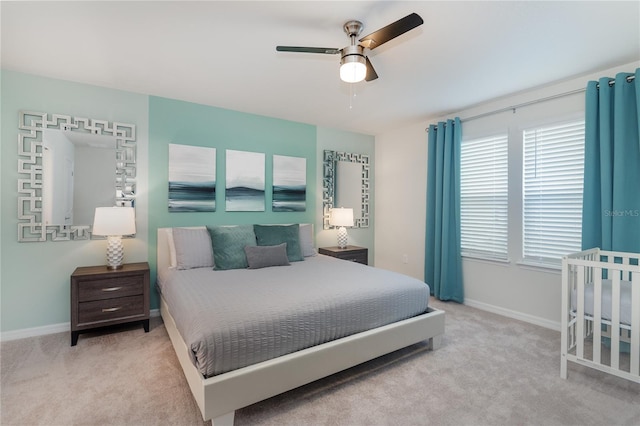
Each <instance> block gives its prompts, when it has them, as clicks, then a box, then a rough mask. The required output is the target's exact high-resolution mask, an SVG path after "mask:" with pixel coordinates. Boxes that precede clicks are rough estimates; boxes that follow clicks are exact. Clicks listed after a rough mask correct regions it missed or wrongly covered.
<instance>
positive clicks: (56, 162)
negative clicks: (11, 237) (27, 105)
mask: <svg viewBox="0 0 640 426" xmlns="http://www.w3.org/2000/svg"><path fill="white" fill-rule="evenodd" d="M18 128H19V130H20V132H19V133H18V143H19V148H18V175H19V179H18V241H21V242H31V241H47V240H50V241H67V240H72V239H73V240H75V239H88V238H89V237H90V228H91V223H92V222H93V214H94V211H95V208H96V207H104V206H114V205H118V206H131V207H133V206H134V202H135V192H136V187H135V177H136V166H135V126H134V125H132V124H124V123H110V122H108V121H104V120H95V119H87V118H78V117H71V116H67V115H60V114H52V115H48V114H47V113H40V112H20V119H19V126H18Z"/></svg>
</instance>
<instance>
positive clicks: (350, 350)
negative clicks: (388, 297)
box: [157, 228, 444, 425]
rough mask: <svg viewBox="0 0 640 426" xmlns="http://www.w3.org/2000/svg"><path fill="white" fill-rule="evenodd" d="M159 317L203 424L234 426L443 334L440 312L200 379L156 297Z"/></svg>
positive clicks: (162, 235)
mask: <svg viewBox="0 0 640 426" xmlns="http://www.w3.org/2000/svg"><path fill="white" fill-rule="evenodd" d="M167 229H168V228H159V229H158V246H157V247H158V248H157V254H158V259H157V262H158V271H160V270H161V268H168V267H169V265H170V263H169V262H170V255H169V243H168V241H167ZM160 303H161V304H160V313H161V315H162V319H163V321H164V324H165V327H166V329H167V332H168V333H169V337H170V338H171V342H172V344H173V347H174V349H175V351H176V354H177V356H178V360H179V361H180V365H181V366H182V369H183V371H184V375H185V377H186V379H187V382H188V383H189V387H190V388H191V392H192V393H193V396H194V398H195V400H196V403H197V404H198V407H199V408H200V412H201V414H202V418H203V419H204V420H209V419H211V420H212V424H213V425H233V418H234V412H235V410H237V409H239V408H242V407H246V406H248V405H251V404H254V403H256V402H259V401H262V400H264V399H267V398H270V397H272V396H275V395H278V394H280V393H282V392H286V391H288V390H291V389H294V388H297V387H299V386H302V385H304V384H307V383H310V382H313V381H315V380H318V379H320V378H323V377H326V376H329V375H331V374H334V373H337V372H339V371H342V370H345V369H347V368H350V367H353V366H355V365H358V364H361V363H363V362H365V361H369V360H371V359H374V358H377V357H379V356H381V355H384V354H387V353H390V352H393V351H395V350H398V349H401V348H404V347H406V346H410V345H412V344H415V343H418V342H421V341H424V340H428V342H429V348H430V349H432V350H435V349H437V348H438V347H439V346H440V341H441V338H442V335H443V334H444V311H440V310H437V309H431V308H430V309H429V311H428V312H427V313H425V314H422V315H419V316H416V317H413V318H409V319H407V320H403V321H399V322H396V323H393V324H389V325H386V326H383V327H379V328H376V329H373V330H369V331H365V332H362V333H358V334H355V335H352V336H348V337H345V338H342V339H338V340H335V341H332V342H328V343H324V344H322V345H318V346H314V347H312V348H307V349H304V350H301V351H298V352H294V353H292V354H288V355H284V356H281V357H278V358H275V359H272V360H268V361H264V362H261V363H259V364H255V365H251V366H248V367H244V368H241V369H238V370H234V371H230V372H228V373H224V374H220V375H217V376H214V377H210V378H204V377H203V376H202V374H200V372H199V371H198V370H197V369H196V367H195V366H194V365H193V363H192V362H191V358H190V356H189V351H190V349H189V348H188V347H187V345H186V343H185V342H184V339H183V338H182V336H181V335H180V333H179V331H178V329H177V328H176V324H175V321H174V319H173V317H172V316H171V312H170V307H169V306H167V303H166V301H165V300H164V298H162V297H161V301H160Z"/></svg>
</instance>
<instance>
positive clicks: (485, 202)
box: [460, 134, 508, 260]
mask: <svg viewBox="0 0 640 426" xmlns="http://www.w3.org/2000/svg"><path fill="white" fill-rule="evenodd" d="M507 142H508V138H507V135H506V134H505V135H500V136H495V137H488V138H482V139H475V140H469V141H462V144H461V150H460V231H461V248H462V255H463V256H471V257H480V258H486V259H493V260H507V237H508V234H507V225H508V223H507V212H508V176H507V171H508V167H507V158H508V149H507V148H508V147H507V145H508V144H507Z"/></svg>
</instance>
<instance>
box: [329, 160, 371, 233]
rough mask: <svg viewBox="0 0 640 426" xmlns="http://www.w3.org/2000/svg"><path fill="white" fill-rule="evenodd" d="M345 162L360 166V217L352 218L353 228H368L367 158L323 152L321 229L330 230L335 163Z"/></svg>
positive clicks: (333, 198)
mask: <svg viewBox="0 0 640 426" xmlns="http://www.w3.org/2000/svg"><path fill="white" fill-rule="evenodd" d="M337 161H347V162H352V163H360V164H361V165H362V182H361V188H362V191H361V197H360V203H361V210H362V216H361V217H359V218H354V221H353V227H354V228H368V227H369V156H368V155H366V154H353V153H350V152H340V151H331V150H325V151H324V157H323V161H322V164H323V174H322V228H323V229H331V228H332V226H331V225H330V224H329V218H330V211H331V209H332V208H333V202H334V200H335V183H336V182H335V176H336V162H337Z"/></svg>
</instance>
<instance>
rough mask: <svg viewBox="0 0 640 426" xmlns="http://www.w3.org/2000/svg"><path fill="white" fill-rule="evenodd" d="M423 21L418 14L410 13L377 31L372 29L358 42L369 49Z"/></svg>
mask: <svg viewBox="0 0 640 426" xmlns="http://www.w3.org/2000/svg"><path fill="white" fill-rule="evenodd" d="M423 23H424V21H423V20H422V18H421V17H420V15H418V14H417V13H412V14H410V15H407V16H405V17H404V18H402V19H398V20H397V21H396V22H393V23H391V24H389V25H387V26H386V27H384V28H380V29H379V30H378V31H374V32H372V33H371V34H369V35H367V36H364V37H362V38H361V39H360V44H361V45H362V46H364V47H367V48H369V49H375V48H376V47H378V46H380V45H382V44H384V43H386V42H388V41H389V40H393V39H394V38H396V37H398V36H400V35H402V34H404V33H406V32H407V31H410V30H412V29H414V28H415V27H418V26H420V25H422V24H423Z"/></svg>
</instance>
